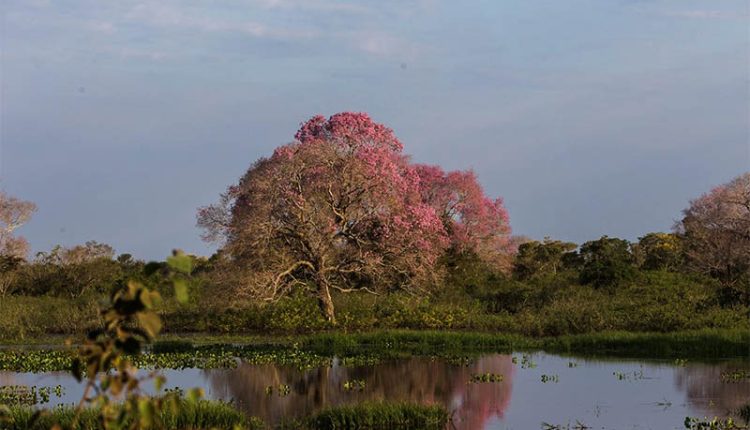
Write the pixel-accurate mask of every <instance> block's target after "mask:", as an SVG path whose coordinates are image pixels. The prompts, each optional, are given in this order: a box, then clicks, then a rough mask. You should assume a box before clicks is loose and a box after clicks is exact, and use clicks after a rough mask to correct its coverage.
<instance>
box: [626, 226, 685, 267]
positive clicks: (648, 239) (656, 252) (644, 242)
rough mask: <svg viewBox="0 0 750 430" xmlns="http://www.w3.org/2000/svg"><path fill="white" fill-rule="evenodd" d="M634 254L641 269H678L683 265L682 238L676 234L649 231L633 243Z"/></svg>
mask: <svg viewBox="0 0 750 430" xmlns="http://www.w3.org/2000/svg"><path fill="white" fill-rule="evenodd" d="M633 254H634V258H635V260H636V261H637V263H638V265H639V267H640V268H641V269H644V270H670V271H676V270H679V269H680V268H681V267H682V260H683V258H682V255H683V252H682V240H681V239H680V237H679V236H678V235H676V234H670V233H648V234H647V235H645V236H643V237H641V238H639V239H638V243H637V244H634V245H633Z"/></svg>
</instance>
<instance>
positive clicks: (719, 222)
mask: <svg viewBox="0 0 750 430" xmlns="http://www.w3.org/2000/svg"><path fill="white" fill-rule="evenodd" d="M675 229H676V231H677V233H678V234H679V235H680V236H681V237H682V239H683V241H684V249H685V253H686V257H687V260H688V261H687V263H688V265H689V266H690V267H691V268H693V269H695V270H697V271H700V272H702V273H705V274H708V275H711V276H713V277H716V278H718V279H719V280H721V281H722V282H723V283H724V284H725V285H726V286H729V287H732V288H736V289H737V290H738V291H742V290H744V294H745V301H746V302H747V303H750V173H745V174H743V175H740V176H738V177H736V178H735V179H733V180H732V181H730V182H728V183H726V184H724V185H721V186H718V187H716V188H714V189H713V190H712V191H711V192H709V193H706V194H704V195H702V196H700V197H698V198H697V199H695V200H693V201H691V202H690V206H689V207H688V208H687V209H685V210H684V211H683V218H682V221H680V222H679V223H678V224H677V225H676V227H675ZM742 285H744V288H742V287H741V286H742Z"/></svg>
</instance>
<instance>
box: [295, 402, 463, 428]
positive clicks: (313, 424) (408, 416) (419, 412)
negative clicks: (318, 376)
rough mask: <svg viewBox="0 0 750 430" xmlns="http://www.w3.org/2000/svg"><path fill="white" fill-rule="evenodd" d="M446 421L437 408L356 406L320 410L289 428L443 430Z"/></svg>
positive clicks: (409, 405) (391, 404) (386, 405)
mask: <svg viewBox="0 0 750 430" xmlns="http://www.w3.org/2000/svg"><path fill="white" fill-rule="evenodd" d="M449 420H450V417H449V415H448V412H447V411H446V410H445V409H444V408H443V407H441V406H437V405H434V406H428V405H415V404H409V403H369V402H366V403H360V404H357V405H352V406H348V405H347V406H337V407H331V408H327V409H324V410H322V411H320V412H318V413H316V414H315V415H313V416H311V417H309V418H307V419H305V420H303V421H302V423H303V424H301V425H300V424H296V426H299V427H294V426H292V428H300V427H302V428H308V429H312V430H355V429H357V430H360V429H361V430H443V429H445V428H447V425H448V422H449Z"/></svg>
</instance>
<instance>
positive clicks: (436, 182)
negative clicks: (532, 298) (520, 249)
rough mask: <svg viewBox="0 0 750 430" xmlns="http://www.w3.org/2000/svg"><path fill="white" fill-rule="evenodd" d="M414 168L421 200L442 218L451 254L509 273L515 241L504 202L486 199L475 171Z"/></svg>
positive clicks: (427, 166)
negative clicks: (469, 258) (466, 257)
mask: <svg viewBox="0 0 750 430" xmlns="http://www.w3.org/2000/svg"><path fill="white" fill-rule="evenodd" d="M415 169H416V171H417V174H418V175H419V178H420V193H421V195H422V199H423V201H424V202H425V203H427V204H428V205H430V206H431V207H432V208H433V209H434V210H435V211H436V213H437V214H438V216H439V217H440V220H441V221H442V223H443V227H444V229H445V232H446V234H447V235H448V237H449V238H450V249H451V251H452V252H455V253H458V254H467V253H468V254H473V255H475V256H476V257H478V258H479V259H480V260H481V261H483V262H484V263H486V264H488V265H490V267H493V268H494V269H496V270H499V271H502V272H506V273H507V272H508V271H509V270H510V268H511V263H512V256H513V255H514V253H515V242H514V241H513V240H512V239H511V229H510V222H509V219H508V211H507V210H505V207H504V206H503V201H502V199H491V198H489V197H487V196H486V195H485V193H484V190H483V189H482V186H481V185H480V184H479V181H478V180H477V177H476V175H475V174H474V172H472V171H452V172H445V171H443V169H442V168H440V167H438V166H429V165H424V164H420V165H416V166H415Z"/></svg>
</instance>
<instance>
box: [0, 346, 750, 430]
mask: <svg viewBox="0 0 750 430" xmlns="http://www.w3.org/2000/svg"><path fill="white" fill-rule="evenodd" d="M736 370H746V371H750V361H749V360H722V361H717V362H713V363H710V364H706V363H696V362H690V361H688V362H687V363H680V364H679V365H678V364H676V363H675V362H672V361H661V362H659V361H646V362H641V361H634V360H620V359H617V360H607V359H584V358H571V357H561V356H556V355H550V354H543V353H537V354H531V355H528V356H524V355H522V354H513V355H507V354H488V355H484V356H481V357H479V358H478V359H476V360H473V361H471V362H470V363H469V364H468V365H461V364H455V363H451V362H448V361H445V360H441V359H430V358H423V357H415V358H410V359H402V360H397V361H386V362H381V363H378V364H375V365H370V366H356V367H344V366H341V365H339V364H338V362H337V361H334V365H333V366H332V367H323V368H317V369H312V370H299V369H296V368H294V367H287V366H277V365H249V364H245V363H241V364H240V365H239V366H238V367H237V368H235V369H218V370H199V369H185V370H165V371H163V374H164V375H165V376H167V378H168V380H169V384H168V386H169V387H181V388H191V387H203V388H204V389H205V391H206V394H207V397H209V398H214V399H223V400H227V401H233V402H234V403H235V404H236V405H237V406H238V407H240V408H241V409H242V410H244V411H245V412H247V413H248V414H249V415H254V416H258V417H261V418H263V419H264V420H265V421H266V422H271V423H275V422H279V421H281V420H282V419H283V418H284V417H287V418H288V417H298V416H304V415H308V414H310V413H312V412H315V411H317V410H319V409H320V408H322V407H325V406H330V405H340V404H348V403H357V402H361V401H364V400H375V401H377V400H389V401H409V402H420V403H438V404H441V405H444V406H446V407H447V408H448V410H449V411H451V412H452V413H453V417H454V423H455V425H456V427H457V428H458V429H468V430H481V429H484V430H506V429H508V430H509V429H540V428H543V423H549V424H554V425H562V426H563V427H565V426H566V425H568V424H570V425H571V427H572V426H573V425H575V424H576V422H577V421H578V422H581V423H583V424H585V425H586V426H589V427H590V428H593V429H613V430H614V429H654V430H666V429H681V428H683V421H684V419H685V417H686V416H700V417H703V416H710V417H713V416H726V415H727V414H728V413H729V411H731V410H734V409H737V408H738V407H740V406H742V405H744V404H746V403H748V402H750V379H742V380H740V381H737V382H726V381H723V380H722V377H721V375H722V373H724V372H727V371H736ZM484 373H493V374H501V375H503V380H502V382H486V383H472V382H470V380H471V377H472V375H475V374H484ZM354 380H362V381H364V383H365V385H364V388H363V389H362V391H358V390H349V391H347V390H346V389H344V384H345V383H346V382H347V381H354ZM544 380H546V382H543V381H544ZM13 384H25V385H37V386H55V385H58V384H60V385H63V386H64V387H65V392H64V394H63V396H62V397H61V398H55V397H54V396H53V398H52V399H51V402H50V403H49V405H54V404H58V403H72V402H74V401H76V400H78V399H79V398H80V395H81V392H82V387H80V386H79V385H78V384H77V383H76V382H75V381H74V380H73V379H72V378H70V377H69V376H68V375H67V374H65V373H41V374H30V373H10V372H0V385H13ZM281 385H288V386H289V393H288V394H285V395H281V394H279V390H278V388H277V387H279V386H281ZM269 386H271V387H274V389H273V393H272V394H268V393H267V387H269Z"/></svg>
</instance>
